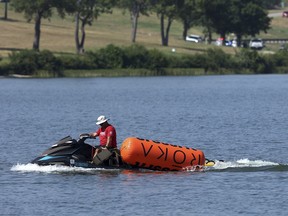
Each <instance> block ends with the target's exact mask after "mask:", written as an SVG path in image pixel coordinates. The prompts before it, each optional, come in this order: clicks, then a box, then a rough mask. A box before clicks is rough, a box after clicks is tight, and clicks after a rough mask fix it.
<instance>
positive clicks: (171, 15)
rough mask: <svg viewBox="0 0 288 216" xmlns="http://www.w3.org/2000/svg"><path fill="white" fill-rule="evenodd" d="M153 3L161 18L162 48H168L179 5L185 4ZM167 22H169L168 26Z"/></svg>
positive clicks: (171, 2) (161, 0)
mask: <svg viewBox="0 0 288 216" xmlns="http://www.w3.org/2000/svg"><path fill="white" fill-rule="evenodd" d="M152 2H153V7H154V9H155V12H156V14H157V16H158V17H159V18H160V31H161V40H162V46H168V42H169V32H170V28H171V25H172V22H173V20H174V19H175V18H176V17H177V11H178V9H179V4H183V1H181V0H179V1H174V0H158V1H152ZM165 21H166V22H167V23H166V24H165Z"/></svg>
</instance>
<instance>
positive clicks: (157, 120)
mask: <svg viewBox="0 0 288 216" xmlns="http://www.w3.org/2000/svg"><path fill="white" fill-rule="evenodd" d="M287 99H288V76H285V75H266V76H262V75H258V76H256V75H255V76H254V75H253V76H207V77H204V76H200V77H150V78H95V79H94V78H93V79H0V123H1V126H0V146H1V153H0V188H1V189H0V209H1V211H0V215H24V216H26V215H27V216H28V215H29V216H31V215H48V216H50V215H51V216H54V215H63V216H66V215H67V216H68V215H69V216H70V215H165V216H166V215H221V216H223V215H229V216H231V215H265V216H275V215H278V216H279V215H283V216H284V215H287V212H288V207H287V194H288V187H287V182H288V159H287V144H288V133H287V122H288V112H287V110H288V100H287ZM101 114H105V115H106V116H108V117H109V118H110V123H112V124H113V125H114V126H115V127H116V129H117V133H118V146H121V142H122V141H123V140H124V139H125V138H127V137H129V136H137V137H140V138H147V139H153V140H159V141H163V142H167V143H172V144H177V145H185V146H188V147H194V148H198V149H201V150H203V151H204V153H205V155H206V157H207V158H209V159H214V160H217V163H216V166H215V167H214V168H208V169H206V170H205V171H204V172H193V171H184V172H166V173H163V172H154V171H138V172H131V171H120V170H116V171H115V170H114V171H112V170H99V169H83V168H70V167H54V166H47V167H39V166H36V165H32V164H29V162H30V161H31V160H32V159H34V158H35V157H36V156H38V155H39V154H40V153H41V152H42V151H43V150H44V149H46V148H48V147H49V146H50V145H52V144H53V143H55V142H56V141H57V140H59V139H61V138H62V137H64V136H67V135H71V136H72V137H74V138H77V137H78V136H79V134H80V133H83V132H92V131H94V130H96V129H97V127H96V125H95V121H96V119H97V117H98V116H99V115H101ZM97 143H98V140H94V141H91V144H97ZM218 160H224V162H218Z"/></svg>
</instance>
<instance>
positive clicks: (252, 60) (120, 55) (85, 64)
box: [0, 44, 288, 77]
mask: <svg viewBox="0 0 288 216" xmlns="http://www.w3.org/2000/svg"><path fill="white" fill-rule="evenodd" d="M0 61H1V57H0ZM102 69H104V70H102ZM111 69H113V70H111ZM121 69H124V71H125V73H122V76H125V75H127V74H129V72H128V71H129V70H130V69H131V70H133V74H134V75H138V76H145V75H148V76H152V75H195V74H197V73H198V74H247V73H249V74H254V73H256V74H268V73H269V74H270V73H288V46H286V47H284V49H283V50H279V51H277V52H276V53H275V54H274V55H265V54H261V53H259V52H257V51H255V50H251V49H239V50H237V52H236V54H235V55H232V54H227V53H225V52H224V51H223V50H222V49H220V48H218V47H217V48H213V49H208V50H207V52H203V53H200V54H195V55H188V54H186V55H171V54H167V53H163V52H160V51H159V50H157V49H152V50H151V49H147V48H146V47H145V46H142V45H139V44H132V45H131V46H125V47H118V46H115V45H113V44H110V45H108V46H106V47H104V48H101V49H99V50H97V51H87V52H85V53H84V54H83V55H60V56H55V55H54V54H53V53H52V52H51V51H49V50H43V51H36V50H33V49H31V50H22V51H20V52H12V54H10V55H9V62H8V63H6V64H0V76H8V75H10V74H20V75H30V76H36V77H41V76H43V75H44V76H45V77H62V76H66V74H67V72H68V76H69V72H72V73H75V72H76V73H77V76H80V77H81V76H83V77H85V76H91V75H92V76H93V74H94V75H96V76H111V75H113V74H114V73H117V71H121ZM131 70H130V71H131ZM171 71H172V73H171ZM87 74H88V75H87Z"/></svg>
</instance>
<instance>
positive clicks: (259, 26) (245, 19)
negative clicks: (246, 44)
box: [229, 0, 271, 46]
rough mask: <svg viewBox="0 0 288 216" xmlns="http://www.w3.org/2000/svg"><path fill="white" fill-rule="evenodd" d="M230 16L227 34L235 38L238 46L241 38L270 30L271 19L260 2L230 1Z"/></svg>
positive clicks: (256, 0) (255, 0)
mask: <svg viewBox="0 0 288 216" xmlns="http://www.w3.org/2000/svg"><path fill="white" fill-rule="evenodd" d="M230 2H231V12H230V13H231V14H232V16H230V17H231V18H230V20H229V21H230V22H231V25H230V27H231V28H230V29H229V32H231V33H235V35H236V36H237V43H238V46H239V45H240V44H241V40H242V36H248V35H251V36H253V37H255V35H257V34H259V33H260V31H264V32H266V31H267V30H268V29H269V28H270V22H271V18H270V17H268V12H267V11H266V9H264V5H261V3H262V0H231V1H230Z"/></svg>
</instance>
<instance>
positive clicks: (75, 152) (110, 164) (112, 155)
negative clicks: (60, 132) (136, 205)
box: [31, 134, 128, 169]
mask: <svg viewBox="0 0 288 216" xmlns="http://www.w3.org/2000/svg"><path fill="white" fill-rule="evenodd" d="M88 138H90V136H89V134H81V135H80V137H79V139H78V140H76V139H73V138H72V137H71V136H67V137H64V138H63V139H61V140H59V141H58V142H56V143H55V144H54V145H52V146H51V147H50V148H48V149H47V150H45V151H44V152H43V153H42V154H41V155H40V156H39V157H37V158H35V159H34V160H32V161H31V163H33V164H38V165H41V166H46V165H63V166H72V167H74V166H75V167H84V168H109V169H110V168H117V169H119V168H121V167H123V166H124V163H123V162H122V160H121V156H120V152H119V150H118V149H109V150H108V149H104V150H103V152H101V153H102V154H101V153H99V156H98V157H95V158H93V156H94V153H95V150H96V148H99V147H94V146H92V145H90V144H88V143H86V142H85V140H86V139H88ZM125 166H126V167H127V166H128V165H125Z"/></svg>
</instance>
